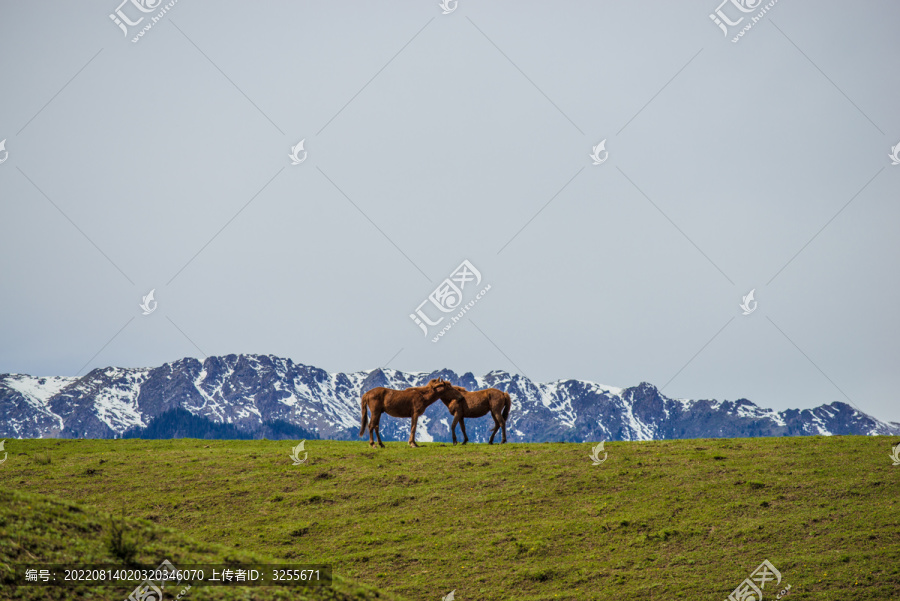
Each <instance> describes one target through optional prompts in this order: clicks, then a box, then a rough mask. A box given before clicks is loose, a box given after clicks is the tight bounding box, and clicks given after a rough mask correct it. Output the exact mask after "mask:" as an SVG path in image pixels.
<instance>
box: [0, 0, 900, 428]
mask: <svg viewBox="0 0 900 601" xmlns="http://www.w3.org/2000/svg"><path fill="white" fill-rule="evenodd" d="M119 1H120V0H108V1H107V0H91V1H90V2H80V3H70V2H41V3H35V2H13V1H10V0H6V1H2V2H0V56H2V58H0V90H2V92H0V140H2V139H5V140H6V142H5V150H0V160H3V159H4V157H6V160H5V161H4V162H3V163H2V164H0V340H2V344H0V372H18V373H29V374H33V375H67V376H72V375H77V374H79V375H83V374H84V373H86V372H87V371H88V370H90V369H92V368H95V367H102V366H109V365H116V366H124V367H128V366H156V365H159V364H161V363H164V362H166V361H172V360H175V359H179V358H182V357H185V356H194V357H198V358H201V359H202V358H203V357H204V356H208V355H220V354H228V353H271V354H275V355H279V356H285V357H290V358H292V359H293V360H294V361H296V362H301V363H306V364H311V365H315V366H318V367H321V368H323V369H326V370H328V371H332V372H333V371H357V370H363V369H372V368H375V367H385V366H386V367H391V368H395V369H401V370H415V371H430V370H433V369H439V368H450V369H453V370H455V371H457V372H460V373H463V372H467V371H471V372H474V373H475V374H478V375H480V374H484V373H486V372H488V371H490V370H493V369H503V370H507V371H510V372H516V373H522V374H524V375H526V376H527V377H529V378H531V379H533V380H536V381H550V380H556V379H569V378H577V379H584V380H592V381H597V382H601V383H605V384H609V385H615V386H630V385H634V384H637V383H639V382H641V381H648V382H651V383H654V384H656V385H657V386H659V387H660V388H663V392H664V393H665V394H666V395H669V396H675V397H687V398H718V399H731V400H734V399H737V398H741V397H745V398H748V399H750V400H752V401H754V402H755V403H757V404H759V405H762V406H766V407H774V408H776V409H779V410H781V409H786V408H790V407H799V408H806V407H813V406H817V405H820V404H822V403H830V402H833V401H843V402H849V403H853V404H854V405H855V406H856V407H858V408H859V409H861V410H863V411H865V412H868V413H870V414H873V415H875V416H876V417H879V418H881V419H886V420H895V421H900V402H898V393H897V391H898V389H900V370H898V369H897V366H898V365H900V336H898V333H900V328H898V325H900V312H898V309H897V304H898V300H900V284H898V278H897V264H898V259H900V242H898V240H900V237H898V235H897V228H898V223H900V206H898V201H900V165H892V164H891V163H892V161H891V159H890V158H889V156H888V155H889V154H890V153H891V150H892V147H893V146H895V145H898V144H900V112H898V110H897V107H898V106H900V79H898V71H897V67H896V62H897V57H898V56H900V36H898V25H900V3H897V2H896V1H893V0H883V1H878V2H874V1H873V2H858V3H854V4H848V3H846V2H838V1H836V0H830V1H820V2H801V1H796V0H781V1H780V2H777V3H774V4H772V3H770V4H766V3H761V4H760V5H759V6H756V4H758V2H755V1H754V0H749V2H748V1H747V0H744V3H743V4H741V2H740V0H734V3H732V2H731V1H728V2H727V3H726V4H722V5H719V4H718V1H719V0H690V1H684V2H678V3H673V2H669V1H661V0H660V1H652V2H651V1H647V2H641V3H635V2H629V3H625V2H620V3H614V2H598V1H596V0H586V1H570V2H565V3H555V4H554V3H548V2H537V1H532V0H529V1H516V2H502V1H492V2H475V1H470V0H459V1H458V3H457V2H453V1H452V0H451V1H450V2H448V3H447V5H446V8H447V9H448V11H447V12H448V14H442V13H443V12H444V11H443V10H442V8H441V6H439V3H438V0H427V1H426V0H420V1H415V2H412V1H405V2H401V1H393V2H371V1H367V2H361V1H356V2H334V1H329V2H326V1H324V0H322V1H316V2H266V3H258V4H253V3H247V2H234V1H218V2H201V1H197V0H180V1H179V2H176V3H174V4H168V5H167V4H161V5H160V6H156V4H157V3H158V2H157V1H156V0H143V4H142V2H141V0H134V2H133V3H132V2H131V0H129V1H128V2H126V3H124V4H122V5H119V4H118V2H119ZM748 4H749V5H750V7H751V8H752V9H753V10H752V11H751V12H742V11H741V10H739V8H740V7H743V8H744V9H745V10H750V9H748V8H746V7H747V5H748ZM738 5H741V6H740V7H739V6H738ZM165 6H170V7H171V8H169V9H168V11H167V12H165V13H164V14H162V16H161V17H160V18H159V19H158V21H157V22H156V23H152V27H150V28H149V29H147V30H146V31H145V33H144V34H143V36H142V37H136V35H137V33H138V32H139V31H141V30H142V28H143V27H145V26H146V25H147V24H149V23H151V19H152V18H153V17H154V16H159V15H160V12H161V11H164V10H165V8H164V7H165ZM766 6H770V8H769V9H768V12H765V13H764V14H762V16H761V17H759V18H758V20H757V21H756V22H752V18H753V17H754V16H759V14H760V12H761V11H763V10H765V7H766ZM454 7H455V8H454ZM140 9H143V10H148V11H150V12H142V10H140ZM450 9H452V10H450ZM717 9H719V10H720V12H721V15H718V16H717V17H716V18H719V20H720V21H723V19H722V18H720V17H721V16H724V17H725V18H726V20H727V21H728V22H737V21H738V19H739V18H743V20H742V21H741V22H739V23H737V25H734V26H728V25H727V24H724V21H723V27H725V29H726V30H727V35H726V34H725V33H723V30H722V29H720V28H719V26H717V24H716V23H715V22H714V20H713V19H712V18H710V15H711V14H714V13H715V11H716V10H717ZM117 10H118V11H119V13H118V14H116V11H117ZM110 15H113V16H114V17H115V19H118V20H119V21H120V22H122V28H120V27H119V26H118V25H117V23H116V22H115V20H114V19H113V18H111V17H110ZM123 16H124V18H125V19H124V20H123V18H122V17H123ZM141 18H143V20H142V21H140V22H138V20H139V19H141ZM129 22H132V23H136V24H135V25H128V23H129ZM748 23H750V24H752V27H750V28H749V29H748V30H746V31H745V33H744V35H743V36H742V37H739V38H735V36H736V35H737V33H738V32H739V31H741V28H742V27H744V26H745V25H747V24H748ZM123 28H124V31H123ZM133 39H136V40H137V42H133V41H132V40H133ZM732 39H737V40H738V41H737V42H734V41H732ZM301 140H303V141H304V144H303V149H302V150H300V149H299V148H298V149H297V152H296V157H297V159H303V160H302V161H301V162H299V164H297V165H293V164H292V162H293V161H292V159H291V158H290V157H289V155H290V154H291V152H292V148H293V147H296V145H297V144H298V142H300V141H301ZM603 140H605V145H604V148H601V149H599V150H598V152H597V153H596V156H597V158H598V159H600V161H594V160H592V159H591V157H590V156H589V155H590V154H591V153H592V149H593V147H595V146H597V145H598V144H599V143H600V142H601V141H603ZM7 152H8V155H7V154H6V153H7ZM304 157H305V158H304ZM594 162H600V164H598V165H595V164H593V163H594ZM465 260H467V261H469V263H470V264H471V265H472V266H473V267H474V268H475V269H477V271H478V273H479V275H480V277H481V280H480V281H477V280H475V281H472V280H465V278H457V280H459V279H463V280H464V281H462V282H461V283H462V284H464V286H463V288H461V289H460V290H459V292H460V293H461V295H462V301H463V303H472V302H474V304H470V305H469V306H470V308H469V309H468V312H467V313H465V314H464V315H463V317H462V318H461V319H459V321H458V322H456V323H453V324H452V327H451V328H450V329H449V330H447V331H446V332H445V334H444V335H443V336H442V337H440V338H438V342H432V340H433V338H434V337H435V336H436V335H437V333H438V331H439V330H440V329H441V328H442V327H444V326H446V325H447V323H449V322H450V316H451V315H455V314H456V313H457V312H458V310H460V309H461V307H457V308H456V309H455V310H454V311H453V312H452V313H445V312H443V311H442V310H441V309H442V308H443V309H448V308H450V307H453V306H454V305H455V304H456V303H457V301H458V300H459V299H458V298H456V296H455V294H454V291H453V289H452V288H449V290H450V292H451V294H450V295H449V296H448V295H445V294H443V293H441V291H443V292H446V291H447V290H448V287H447V286H446V284H445V283H444V280H445V278H450V276H451V274H452V273H453V272H454V270H455V269H456V268H457V267H458V266H459V265H460V264H462V263H463V261H465ZM470 271H471V270H470ZM450 279H451V280H452V278H450ZM455 285H457V286H458V282H457V283H455ZM488 285H489V286H490V288H489V289H488V290H487V291H486V292H485V293H484V294H483V295H482V296H481V297H480V298H478V299H477V301H476V300H475V295H476V293H478V292H479V291H480V290H483V289H484V288H486V287H487V286H488ZM150 290H155V293H154V299H153V302H149V303H148V304H147V305H146V306H147V308H153V307H155V310H153V311H152V312H151V313H150V314H149V315H143V312H144V311H143V310H142V309H141V307H140V306H139V305H140V303H141V301H142V297H143V296H145V295H146V294H147V293H148V292H150ZM435 290H438V291H439V293H438V294H437V295H434V296H433V298H434V299H435V302H432V301H430V300H429V295H431V293H432V292H434V291H435ZM751 290H755V292H754V298H753V299H752V300H751V301H749V302H748V303H747V304H746V305H745V306H746V307H747V308H748V309H755V310H753V311H752V312H750V313H749V314H748V315H744V314H743V313H744V310H742V308H741V307H740V305H741V303H742V300H743V297H744V296H745V295H747V294H748V293H749V292H750V291H751ZM423 301H424V302H425V304H424V305H420V304H421V303H423ZM438 304H443V306H442V307H439V306H438ZM417 309H418V310H419V311H420V312H421V314H422V315H424V316H426V317H427V318H428V320H430V321H432V322H436V321H438V318H439V317H443V318H444V319H443V321H441V322H440V323H438V325H435V326H428V325H427V324H425V322H424V321H423V324H425V325H423V327H424V328H425V329H426V331H427V335H426V333H425V332H423V329H421V328H420V327H419V326H418V325H417V324H416V323H415V322H414V320H413V319H412V318H411V317H410V315H411V314H412V315H414V316H415V315H416V310H417ZM417 318H418V317H417ZM420 321H422V320H421V319H420Z"/></svg>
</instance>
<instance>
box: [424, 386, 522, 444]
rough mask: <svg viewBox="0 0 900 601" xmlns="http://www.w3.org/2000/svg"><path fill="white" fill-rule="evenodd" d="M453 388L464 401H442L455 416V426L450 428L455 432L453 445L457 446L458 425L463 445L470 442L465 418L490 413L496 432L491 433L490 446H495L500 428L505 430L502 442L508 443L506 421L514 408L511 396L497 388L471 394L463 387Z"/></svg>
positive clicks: (474, 391) (475, 391)
mask: <svg viewBox="0 0 900 601" xmlns="http://www.w3.org/2000/svg"><path fill="white" fill-rule="evenodd" d="M453 388H455V389H456V390H457V391H458V392H459V393H460V394H462V396H463V400H462V401H460V400H447V399H441V400H443V401H444V404H445V405H447V409H449V410H450V413H451V414H452V415H453V426H452V427H451V428H450V429H451V431H452V432H453V444H456V424H457V423H459V427H460V428H461V429H462V435H463V442H462V443H463V444H466V443H467V442H469V437H468V436H467V435H466V422H465V418H467V417H481V416H483V415H487V414H488V413H489V412H490V414H491V417H493V418H494V431H493V432H491V439H490V440H489V441H488V444H494V436H495V435H496V434H497V430H499V429H500V428H503V439H502V440H501V441H500V442H506V420H507V419H508V418H509V410H510V408H511V407H512V399H511V398H509V394H508V393H506V392H503V391H502V390H497V389H496V388H487V389H485V390H473V391H472V392H469V391H468V390H466V389H465V388H463V387H462V386H454V387H453Z"/></svg>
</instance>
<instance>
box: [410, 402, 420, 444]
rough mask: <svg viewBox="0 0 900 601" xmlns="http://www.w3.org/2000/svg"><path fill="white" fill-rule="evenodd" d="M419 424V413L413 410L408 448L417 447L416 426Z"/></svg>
mask: <svg viewBox="0 0 900 601" xmlns="http://www.w3.org/2000/svg"><path fill="white" fill-rule="evenodd" d="M418 423H419V413H418V412H417V411H416V410H415V409H413V414H412V427H411V428H410V429H409V446H411V447H418V446H419V445H417V444H416V425H417V424H418Z"/></svg>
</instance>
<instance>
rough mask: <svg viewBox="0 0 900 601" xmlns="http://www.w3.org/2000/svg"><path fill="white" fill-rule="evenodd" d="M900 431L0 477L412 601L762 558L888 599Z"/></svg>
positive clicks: (526, 591)
mask: <svg viewBox="0 0 900 601" xmlns="http://www.w3.org/2000/svg"><path fill="white" fill-rule="evenodd" d="M896 442H898V441H896V440H893V439H890V438H884V437H881V438H867V437H832V438H825V437H807V438H777V439H737V440H686V441H657V442H640V443H629V442H618V443H608V444H607V445H606V450H607V451H608V453H609V458H608V460H607V461H606V462H605V463H603V464H602V465H600V466H592V465H591V461H590V460H589V459H588V453H589V450H590V445H587V444H509V445H502V446H498V445H495V446H493V447H489V446H487V445H472V444H470V445H467V446H466V447H452V446H449V445H448V446H444V445H441V444H426V445H424V446H423V447H422V448H419V449H409V448H407V447H405V446H404V445H403V444H402V443H389V445H388V448H387V449H384V450H379V451H375V450H372V449H369V447H368V446H366V445H365V444H364V443H362V442H359V443H348V442H330V441H311V442H307V444H306V447H307V450H308V451H309V462H308V463H307V464H305V465H302V466H292V465H291V461H290V459H289V457H288V453H289V452H290V446H291V443H289V442H285V441H281V442H275V441H198V440H174V441H171V440H170V441H143V440H117V441H90V440H86V441H70V440H65V441H56V440H28V441H18V440H11V441H7V444H6V447H7V450H8V451H9V452H10V457H9V461H7V462H6V463H5V464H3V465H0V490H10V489H11V488H13V489H20V490H25V491H30V492H36V493H50V494H54V495H58V496H61V497H63V498H66V499H71V500H77V501H79V502H82V503H85V504H89V505H93V506H96V507H98V508H101V509H102V510H104V511H109V512H115V513H118V512H120V511H121V509H122V507H123V506H124V507H125V508H126V512H127V513H128V514H130V515H132V516H135V517H138V518H145V519H147V520H150V521H152V522H157V523H158V524H160V525H163V526H166V527H169V528H172V529H174V530H175V531H176V532H177V533H179V534H182V533H183V534H184V535H187V536H190V537H191V538H193V539H194V540H198V541H203V542H204V543H217V544H220V545H224V546H227V547H230V548H232V549H236V550H240V551H244V552H253V553H259V554H264V555H268V556H273V557H277V558H283V559H290V560H291V561H308V562H321V563H331V564H332V565H333V566H334V571H335V574H339V575H341V576H345V577H347V578H352V579H354V580H357V581H360V582H365V583H368V584H371V585H373V586H377V587H379V588H380V589H382V590H386V591H389V592H391V593H395V594H397V595H400V596H404V597H406V598H408V599H434V600H435V601H436V600H438V599H440V598H441V597H442V595H445V594H446V593H447V592H449V591H450V590H452V589H456V591H457V592H456V598H457V599H458V600H459V601H470V600H474V599H490V600H495V599H497V600H499V599H513V598H515V599H517V600H518V601H529V600H533V599H578V600H582V599H613V598H614V599H624V598H631V599H644V600H649V599H659V600H663V599H670V598H683V599H709V600H715V601H721V600H722V599H724V598H725V597H726V596H727V595H728V593H729V592H731V591H732V590H733V589H734V588H735V587H736V586H737V585H738V584H740V582H741V581H742V580H743V579H744V578H746V577H747V576H748V575H749V574H750V572H751V571H752V570H753V569H754V568H755V567H756V566H757V565H759V564H760V563H761V562H762V560H763V559H769V560H770V561H771V562H772V563H773V564H774V565H775V566H776V567H777V568H778V569H779V570H780V571H781V573H782V575H783V577H784V580H783V581H782V585H785V584H791V586H792V593H791V595H790V596H791V597H797V598H801V597H802V598H808V599H817V600H818V599H835V600H836V599H841V600H844V599H872V600H875V599H878V600H884V599H900V504H898V499H900V466H898V467H894V466H892V465H891V460H890V458H889V457H888V455H889V453H890V447H891V444H894V443H896ZM18 453H24V454H23V455H20V454H18ZM44 453H49V456H50V458H51V462H50V464H43V463H40V462H38V461H35V460H34V458H35V457H36V456H42V454H44ZM101 461H102V462H103V463H101ZM88 470H95V471H94V473H92V474H90V475H89V474H88ZM7 536H8V535H7ZM0 544H3V545H8V544H9V542H8V541H6V540H3V536H0ZM173 545H175V546H173ZM5 548H6V547H4V549H5ZM176 548H177V549H178V552H177V553H176V552H174V550H175V549H176ZM163 549H165V550H166V552H167V553H169V552H171V553H170V554H171V555H173V556H175V557H178V553H188V551H187V550H186V549H183V548H182V547H179V546H177V544H176V542H175V540H174V539H173V540H172V542H170V543H167V544H166V545H160V547H159V550H163ZM173 561H174V562H175V563H176V565H177V564H178V562H177V561H176V560H175V559H173ZM770 586H771V585H770ZM197 590H198V591H199V589H197ZM207 590H215V589H207ZM257 590H259V589H257ZM768 591H769V589H768V588H767V593H768ZM193 593H194V591H191V597H192V598H200V597H199V596H197V597H194V596H193ZM765 598H766V599H767V600H768V599H769V598H774V594H773V593H768V594H767V595H766V597H765Z"/></svg>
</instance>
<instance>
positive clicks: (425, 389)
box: [359, 379, 464, 447]
mask: <svg viewBox="0 0 900 601" xmlns="http://www.w3.org/2000/svg"><path fill="white" fill-rule="evenodd" d="M438 399H441V400H443V401H444V402H445V403H448V402H451V401H455V402H461V401H464V399H463V396H462V394H460V393H459V392H458V391H457V390H455V389H454V388H453V385H452V384H451V383H450V382H447V381H446V380H439V379H434V380H431V381H429V382H428V384H426V385H425V386H416V387H413V388H407V389H406V390H394V389H393V388H383V387H381V386H379V387H377V388H373V389H372V390H370V391H368V392H366V393H365V394H363V395H362V402H361V403H360V404H361V406H362V420H361V421H360V427H359V435H360V436H363V433H364V432H365V430H366V423H368V425H369V445H371V446H373V447H374V446H375V438H374V435H377V436H378V444H379V445H381V446H382V447H384V443H383V442H381V432H380V431H379V424H380V422H381V414H382V413H387V414H388V415H390V416H391V417H411V418H412V428H410V431H409V446H411V447H417V446H419V445H417V444H416V425H417V424H418V421H419V416H420V415H422V414H423V413H425V409H427V408H428V406H429V405H431V404H432V403H433V402H435V401H436V400H438ZM370 411H371V412H372V420H371V421H369V412H370Z"/></svg>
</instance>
